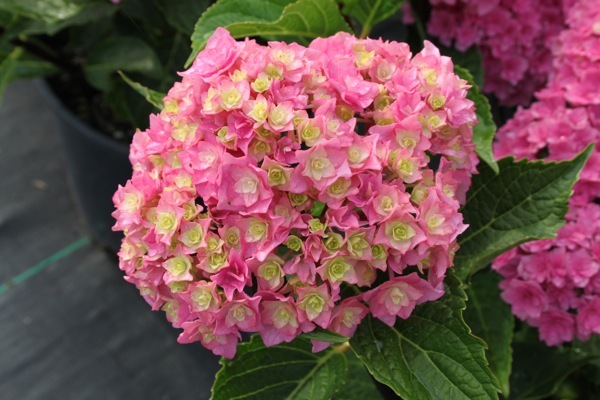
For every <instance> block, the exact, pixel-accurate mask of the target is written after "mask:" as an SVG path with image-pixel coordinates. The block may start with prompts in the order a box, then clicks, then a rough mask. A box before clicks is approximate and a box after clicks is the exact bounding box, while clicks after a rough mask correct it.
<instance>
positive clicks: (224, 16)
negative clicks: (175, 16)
mask: <svg viewBox="0 0 600 400" xmlns="http://www.w3.org/2000/svg"><path fill="white" fill-rule="evenodd" d="M293 2H294V0H252V1H248V0H220V1H217V2H216V3H215V4H214V5H212V6H211V7H209V8H208V9H207V10H206V11H205V12H204V14H202V16H201V17H200V19H199V20H198V22H196V26H195V27H194V33H192V54H191V55H190V57H189V59H188V61H187V63H186V66H188V65H189V64H191V62H192V61H193V60H194V58H196V56H197V55H198V53H199V52H200V51H201V50H202V49H203V48H204V46H206V42H207V41H208V38H210V36H211V35H212V33H213V32H214V31H215V29H217V28H218V27H220V26H222V27H227V26H228V25H231V24H233V23H236V22H249V21H250V22H251V21H256V22H273V21H276V20H277V19H278V18H279V17H280V16H281V13H282V12H283V9H284V8H285V6H287V5H289V4H291V3H293Z"/></svg>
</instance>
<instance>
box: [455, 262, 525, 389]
mask: <svg viewBox="0 0 600 400" xmlns="http://www.w3.org/2000/svg"><path fill="white" fill-rule="evenodd" d="M500 280H501V277H500V275H498V274H496V273H494V272H492V271H482V272H480V273H478V274H475V275H473V277H472V279H471V283H470V285H469V286H468V287H467V288H466V289H465V291H466V292H467V297H468V298H469V301H468V302H467V308H466V309H465V311H464V313H463V315H464V318H465V322H466V323H467V325H468V326H470V327H471V329H472V331H473V334H474V335H475V336H478V337H480V338H482V339H483V340H484V341H485V342H486V343H487V345H488V349H487V350H486V356H487V357H486V358H487V359H488V361H489V363H490V369H491V370H492V372H493V373H494V375H495V376H496V378H497V379H498V382H499V383H500V389H501V390H502V393H503V394H504V396H508V393H509V385H508V378H509V377H510V368H511V363H512V348H511V342H512V338H513V329H514V327H515V320H514V317H513V314H512V312H511V309H510V306H509V305H508V304H506V303H505V302H504V301H503V300H502V299H501V298H500V288H499V287H498V284H499V283H500Z"/></svg>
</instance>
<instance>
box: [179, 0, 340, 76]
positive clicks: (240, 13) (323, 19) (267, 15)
mask: <svg viewBox="0 0 600 400" xmlns="http://www.w3.org/2000/svg"><path fill="white" fill-rule="evenodd" d="M219 26H223V27H225V28H226V29H227V30H228V31H229V32H230V33H231V36H233V37H234V38H236V39H240V38H245V37H248V36H261V37H265V38H268V39H277V40H283V39H292V40H296V41H300V42H303V43H307V41H308V40H310V39H314V38H316V37H319V36H322V37H326V36H331V35H334V34H335V33H337V32H339V31H347V32H349V31H350V30H351V29H350V26H348V24H347V23H346V21H345V20H344V18H343V17H342V15H341V14H340V11H339V8H338V6H337V4H336V3H335V2H334V1H333V0H297V1H295V2H291V1H288V0H251V1H242V0H221V1H219V2H217V3H216V4H215V5H214V6H212V7H210V8H209V9H208V10H206V12H205V13H204V14H203V15H202V17H200V19H199V20H198V23H197V24H196V27H195V30H194V33H193V35H192V54H191V56H190V58H189V59H188V61H187V63H186V66H187V65H189V64H191V62H192V61H193V60H194V59H195V58H196V56H197V55H198V53H199V52H200V51H201V50H202V49H203V48H204V46H205V45H206V42H207V41H208V38H209V37H210V36H211V35H212V33H213V31H214V30H215V29H216V28H217V27H219Z"/></svg>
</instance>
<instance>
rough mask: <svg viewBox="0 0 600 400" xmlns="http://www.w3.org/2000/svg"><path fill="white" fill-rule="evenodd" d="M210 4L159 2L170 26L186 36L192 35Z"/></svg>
mask: <svg viewBox="0 0 600 400" xmlns="http://www.w3.org/2000/svg"><path fill="white" fill-rule="evenodd" d="M209 4H210V1H209V0H177V1H173V0H158V6H159V7H160V9H161V10H162V12H163V13H164V15H165V18H166V19H167V21H168V22H169V24H170V25H171V26H172V27H173V28H175V29H177V30H178V31H179V32H181V33H183V34H185V35H186V36H190V35H191V34H192V32H193V31H194V26H195V25H196V22H197V21H198V19H199V18H200V16H201V15H202V13H203V12H204V11H205V10H206V8H207V7H208V6H209Z"/></svg>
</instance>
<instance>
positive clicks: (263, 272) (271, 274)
mask: <svg viewBox="0 0 600 400" xmlns="http://www.w3.org/2000/svg"><path fill="white" fill-rule="evenodd" d="M258 276H260V277H261V278H263V279H265V280H267V281H270V280H273V279H275V278H280V277H281V270H280V269H279V265H278V264H277V263H276V262H273V261H269V262H266V263H264V264H262V265H261V266H260V267H258Z"/></svg>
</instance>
